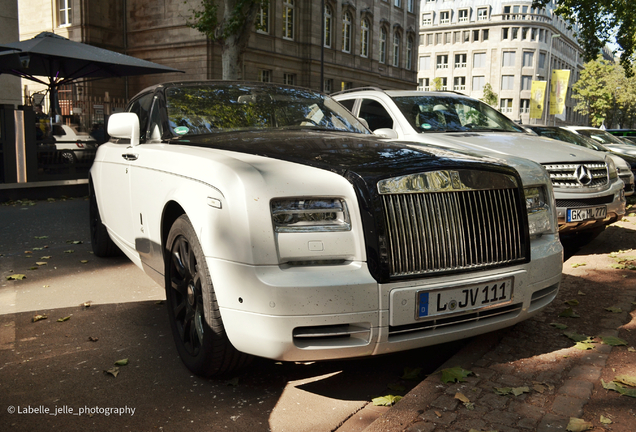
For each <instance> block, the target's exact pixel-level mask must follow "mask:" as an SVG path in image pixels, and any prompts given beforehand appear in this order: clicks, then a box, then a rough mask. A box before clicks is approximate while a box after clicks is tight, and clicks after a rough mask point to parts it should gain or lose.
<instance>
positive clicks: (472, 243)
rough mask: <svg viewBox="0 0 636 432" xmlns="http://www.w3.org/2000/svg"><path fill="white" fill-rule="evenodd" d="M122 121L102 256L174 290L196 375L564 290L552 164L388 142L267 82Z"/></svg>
mask: <svg viewBox="0 0 636 432" xmlns="http://www.w3.org/2000/svg"><path fill="white" fill-rule="evenodd" d="M108 133H109V135H110V136H111V139H110V141H109V142H108V143H105V144H103V145H101V146H100V147H99V148H98V151H97V155H96V158H95V162H94V165H93V167H92V169H91V171H90V178H89V182H90V191H91V195H90V208H91V241H92V247H93V250H94V253H95V255H97V256H100V257H104V256H109V255H114V254H117V253H119V250H121V251H123V252H124V253H125V254H126V255H127V256H128V257H129V258H130V259H131V260H132V261H133V262H134V263H135V264H137V265H138V266H139V267H140V268H142V269H143V270H144V271H145V272H146V273H147V274H148V275H149V276H151V277H152V278H154V280H156V281H157V283H159V284H161V285H162V286H165V289H166V298H167V301H166V303H167V309H168V315H169V319H170V323H171V327H172V331H173V335H174V340H175V342H176V346H177V350H178V352H179V354H180V356H181V358H182V359H183V362H184V363H185V364H186V366H187V367H188V368H189V369H190V370H191V371H193V372H194V373H197V374H200V375H207V376H210V375H218V374H224V373H228V372H230V371H232V370H235V369H237V368H240V367H242V366H244V365H245V364H246V363H247V362H248V361H249V359H250V358H251V357H252V356H261V357H266V358H270V359H278V360H282V361H310V360H325V359H336V358H350V357H358V356H369V355H376V354H384V353H389V352H395V351H400V350H407V349H412V348H417V347H422V346H427V345H433V344H438V343H442V342H447V341H450V340H456V339H461V338H466V337H471V336H474V335H477V334H481V333H484V332H488V331H492V330H496V329H500V328H503V327H506V326H509V325H512V324H514V323H517V322H519V321H521V320H524V319H527V318H528V317H530V316H532V315H533V314H534V313H536V312H537V311H539V310H540V309H542V308H543V307H545V306H546V305H548V304H549V303H550V302H551V301H552V300H553V299H554V297H555V296H556V294H557V292H558V288H559V283H560V280H561V268H562V248H561V244H560V243H559V240H558V235H557V232H556V231H557V222H556V213H555V209H554V197H553V194H552V188H551V185H550V180H549V178H548V177H547V174H546V172H545V170H543V168H541V167H540V166H539V165H538V164H536V163H534V162H529V161H528V162H527V163H526V165H525V166H526V168H525V169H524V172H523V173H521V171H517V170H515V169H513V168H511V167H510V166H508V165H505V164H503V163H501V162H500V161H497V160H494V159H484V158H480V157H475V156H471V155H468V154H462V153H455V152H451V151H447V150H442V149H439V148H433V147H431V148H428V147H426V146H422V145H421V143H419V144H418V145H416V146H411V145H409V144H408V143H392V142H383V141H381V140H380V139H378V138H376V137H374V136H373V135H372V134H371V133H370V132H369V131H368V130H367V129H366V128H365V126H364V125H363V124H361V123H360V122H359V121H358V120H357V119H356V118H355V117H354V116H353V115H352V114H351V113H349V112H348V111H347V110H346V109H345V108H344V107H343V106H341V105H340V104H339V103H337V102H335V101H334V100H333V99H331V98H330V97H328V96H325V95H322V94H319V93H316V92H313V91H311V90H307V89H302V88H294V87H286V86H279V85H268V84H263V83H255V84H250V83H245V82H209V81H208V82H179V83H166V84H161V85H157V86H154V87H151V88H148V89H146V90H144V91H142V92H141V93H140V94H139V95H137V96H135V97H134V98H133V99H132V101H131V102H130V104H129V107H128V109H127V112H124V113H118V114H114V115H112V116H111V117H110V120H109V123H108ZM520 166H522V165H520Z"/></svg>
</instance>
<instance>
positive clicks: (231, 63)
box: [187, 0, 269, 79]
mask: <svg viewBox="0 0 636 432" xmlns="http://www.w3.org/2000/svg"><path fill="white" fill-rule="evenodd" d="M268 3H269V0H201V1H200V5H199V7H197V8H194V9H190V12H191V13H192V16H191V17H190V19H189V20H188V21H187V25H188V26H189V27H191V28H193V29H195V30H198V31H200V32H201V33H203V34H204V35H206V36H207V37H208V38H209V39H210V40H211V41H214V42H218V43H220V44H221V52H222V61H223V79H237V78H239V77H240V72H241V67H242V64H243V53H244V52H245V48H246V47H247V43H248V41H249V38H250V35H251V33H252V29H253V28H254V21H255V19H256V16H257V14H258V11H259V9H260V7H261V6H262V5H265V4H268Z"/></svg>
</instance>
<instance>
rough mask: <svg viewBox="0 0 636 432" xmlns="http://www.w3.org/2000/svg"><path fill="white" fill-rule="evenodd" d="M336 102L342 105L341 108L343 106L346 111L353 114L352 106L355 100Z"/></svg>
mask: <svg viewBox="0 0 636 432" xmlns="http://www.w3.org/2000/svg"><path fill="white" fill-rule="evenodd" d="M338 102H340V104H342V106H344V107H345V108H346V109H348V110H349V111H351V112H353V104H354V103H356V100H355V99H347V100H340V101H338Z"/></svg>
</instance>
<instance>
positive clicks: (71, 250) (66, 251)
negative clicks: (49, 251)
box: [64, 249, 75, 253]
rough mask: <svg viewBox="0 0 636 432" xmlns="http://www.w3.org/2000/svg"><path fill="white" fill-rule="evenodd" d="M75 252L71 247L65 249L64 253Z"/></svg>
mask: <svg viewBox="0 0 636 432" xmlns="http://www.w3.org/2000/svg"><path fill="white" fill-rule="evenodd" d="M73 252H75V251H74V250H73V249H69V250H65V251H64V253H73Z"/></svg>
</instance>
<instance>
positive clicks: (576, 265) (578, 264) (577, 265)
mask: <svg viewBox="0 0 636 432" xmlns="http://www.w3.org/2000/svg"><path fill="white" fill-rule="evenodd" d="M584 265H585V263H576V264H572V268H577V267H583V266H584Z"/></svg>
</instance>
